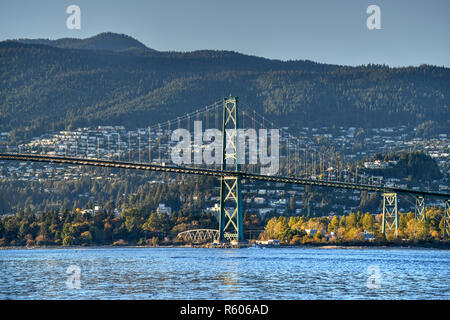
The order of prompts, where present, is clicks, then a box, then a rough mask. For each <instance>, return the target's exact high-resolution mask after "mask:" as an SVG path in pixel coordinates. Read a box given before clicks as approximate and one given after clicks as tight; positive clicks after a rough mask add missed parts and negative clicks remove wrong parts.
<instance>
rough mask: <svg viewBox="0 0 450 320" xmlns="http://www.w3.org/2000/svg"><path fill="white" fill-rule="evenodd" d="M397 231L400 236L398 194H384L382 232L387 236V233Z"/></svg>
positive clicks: (396, 233)
mask: <svg viewBox="0 0 450 320" xmlns="http://www.w3.org/2000/svg"><path fill="white" fill-rule="evenodd" d="M391 230H395V235H398V214H397V193H395V192H386V193H383V221H382V229H381V232H382V233H383V235H384V236H386V231H391Z"/></svg>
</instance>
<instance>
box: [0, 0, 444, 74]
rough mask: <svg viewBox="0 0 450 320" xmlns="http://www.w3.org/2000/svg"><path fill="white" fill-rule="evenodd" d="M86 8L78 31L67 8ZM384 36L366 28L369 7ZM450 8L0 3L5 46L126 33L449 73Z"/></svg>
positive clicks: (173, 47)
mask: <svg viewBox="0 0 450 320" xmlns="http://www.w3.org/2000/svg"><path fill="white" fill-rule="evenodd" d="M71 4H76V5H78V6H79V7H80V8H81V30H69V29H68V28H67V27H66V19H67V17H68V14H67V13H66V8H67V7H68V6H69V5H71ZM372 4H374V5H378V6H379V7H380V9H381V30H369V29H368V28H367V26H366V20H367V18H368V16H369V15H368V14H367V13H366V9H367V7H368V6H369V5H372ZM449 15H450V1H448V0H428V1H425V0H395V1H394V0H372V1H366V0H277V1H275V0H226V1H224V0H221V1H218V0H130V1H115V0H110V1H105V0H95V1H92V0H91V1H84V0H79V1H76V0H70V1H65V0H49V1H35V0H2V1H1V2H0V40H6V39H15V38H49V39H57V38H61V37H75V38H85V37H90V36H93V35H95V34H97V33H100V32H105V31H111V32H117V33H125V34H127V35H130V36H132V37H134V38H136V39H137V40H139V41H141V42H143V43H144V44H145V45H147V46H148V47H150V48H154V49H157V50H161V51H169V50H170V51H193V50H199V49H220V50H222V49H223V50H234V51H238V52H241V53H245V54H251V55H257V56H262V57H266V58H272V59H282V60H295V59H309V60H313V61H318V62H324V63H333V64H342V65H360V64H368V63H379V64H388V65H390V66H409V65H420V64H424V63H427V64H433V65H438V66H446V67H450V40H449V39H450V19H449Z"/></svg>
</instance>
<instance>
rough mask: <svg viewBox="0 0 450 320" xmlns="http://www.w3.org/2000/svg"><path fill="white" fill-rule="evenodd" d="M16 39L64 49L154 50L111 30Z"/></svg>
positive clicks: (26, 42)
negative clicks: (79, 36) (80, 35)
mask: <svg viewBox="0 0 450 320" xmlns="http://www.w3.org/2000/svg"><path fill="white" fill-rule="evenodd" d="M16 41H18V42H21V43H25V44H44V45H48V46H51V47H55V48H64V49H85V50H109V51H125V50H144V51H156V50H154V49H150V48H147V46H145V45H144V44H143V43H142V42H139V41H137V40H136V39H134V38H132V37H130V36H127V35H125V34H117V33H112V32H104V33H100V34H98V35H96V36H93V37H90V38H86V39H76V38H62V39H57V40H48V39H18V40H16Z"/></svg>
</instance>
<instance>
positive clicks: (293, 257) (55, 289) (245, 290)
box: [0, 248, 450, 299]
mask: <svg viewBox="0 0 450 320" xmlns="http://www.w3.org/2000/svg"><path fill="white" fill-rule="evenodd" d="M71 265H75V266H78V267H79V270H80V282H79V284H80V289H76V288H73V286H72V287H71V286H70V284H76V282H69V286H68V285H67V283H66V282H67V279H68V277H69V276H70V274H67V273H66V272H67V271H68V268H69V266H71ZM377 271H379V281H377ZM378 284H379V285H378ZM449 298H450V252H449V251H440V250H412V249H298V248H289V249H288V248H266V249H253V248H251V249H229V250H226V249H199V248H96V249H35V250H0V299H449Z"/></svg>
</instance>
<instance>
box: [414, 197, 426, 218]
mask: <svg viewBox="0 0 450 320" xmlns="http://www.w3.org/2000/svg"><path fill="white" fill-rule="evenodd" d="M414 217H415V218H416V220H417V221H425V220H426V213H425V199H424V197H422V196H417V197H416V210H415V212H414Z"/></svg>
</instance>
